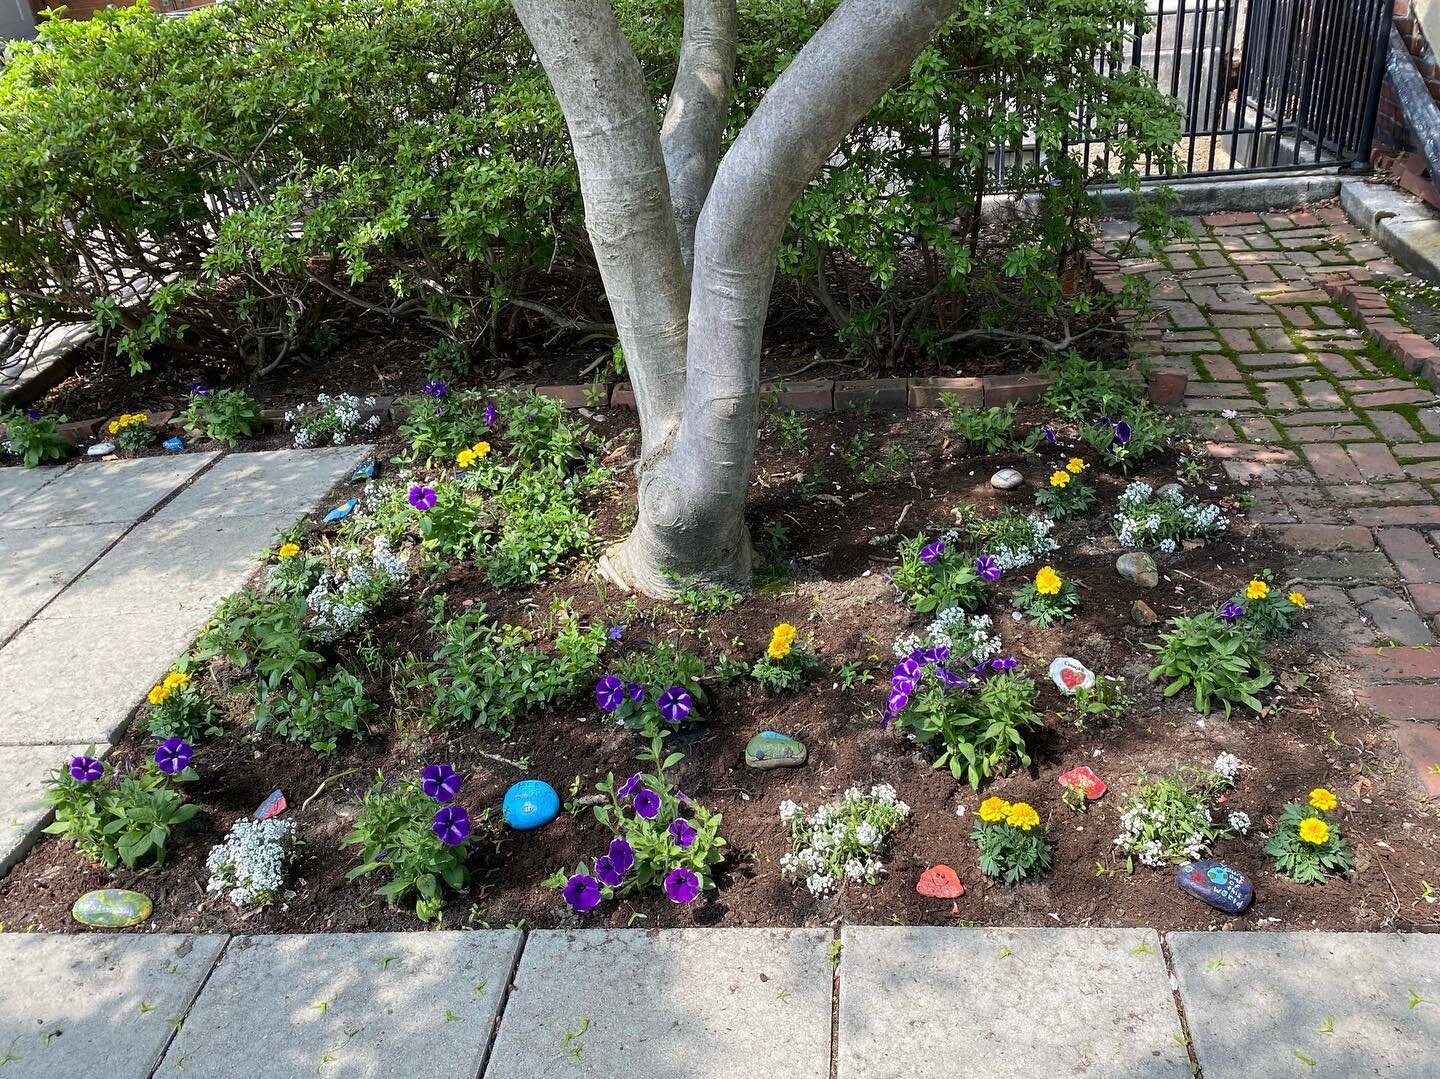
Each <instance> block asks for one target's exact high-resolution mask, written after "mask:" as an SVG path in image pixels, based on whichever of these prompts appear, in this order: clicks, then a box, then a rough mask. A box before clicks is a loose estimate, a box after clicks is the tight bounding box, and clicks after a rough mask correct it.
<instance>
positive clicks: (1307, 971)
mask: <svg viewBox="0 0 1440 1079" xmlns="http://www.w3.org/2000/svg"><path fill="white" fill-rule="evenodd" d="M1166 939H1167V942H1168V944H1169V946H1170V953H1171V956H1172V958H1173V960H1174V964H1175V973H1176V974H1177V976H1178V977H1179V981H1180V995H1181V999H1182V1000H1183V1001H1184V1005H1185V1017H1186V1020H1187V1022H1188V1024H1189V1028H1190V1037H1191V1039H1192V1040H1193V1042H1194V1048H1195V1054H1196V1057H1197V1059H1198V1060H1199V1063H1200V1068H1201V1070H1202V1071H1203V1073H1204V1075H1205V1077H1206V1079H1252V1077H1254V1076H1262V1075H1264V1076H1270V1075H1277V1076H1278V1075H1304V1076H1314V1077H1315V1079H1326V1077H1334V1079H1350V1077H1353V1076H1360V1075H1384V1076H1387V1077H1392V1079H1433V1077H1434V1076H1435V1075H1436V1074H1437V1070H1440V936H1427V935H1421V934H1412V935H1407V936H1399V935H1394V934H1379V933H1323V934H1321V933H1171V934H1169V935H1168V936H1167V938H1166Z"/></svg>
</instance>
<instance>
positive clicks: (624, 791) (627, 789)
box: [615, 772, 640, 798]
mask: <svg viewBox="0 0 1440 1079" xmlns="http://www.w3.org/2000/svg"><path fill="white" fill-rule="evenodd" d="M638 786H640V773H639V772H636V773H635V774H634V775H633V776H631V777H630V778H629V779H627V780H626V781H625V782H624V783H622V784H620V789H619V790H618V791H616V792H615V793H616V795H617V796H618V797H621V798H629V797H630V795H632V794H634V793H635V788H636V787H638Z"/></svg>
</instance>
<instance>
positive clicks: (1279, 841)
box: [1265, 787, 1355, 884]
mask: <svg viewBox="0 0 1440 1079" xmlns="http://www.w3.org/2000/svg"><path fill="white" fill-rule="evenodd" d="M1338 804H1339V799H1338V798H1336V797H1335V794H1334V792H1333V791H1330V790H1327V789H1326V788H1325V787H1316V788H1315V789H1314V790H1312V791H1311V792H1310V797H1309V799H1308V801H1307V804H1305V805H1300V804H1299V803H1298V802H1291V803H1290V804H1289V805H1287V806H1286V807H1285V809H1284V810H1283V811H1282V812H1281V814H1280V819H1279V820H1278V821H1277V822H1276V824H1275V832H1274V834H1273V835H1271V836H1270V838H1269V839H1268V840H1267V841H1266V843H1265V853H1266V854H1268V855H1270V857H1271V858H1273V859H1274V860H1275V868H1276V869H1278V870H1279V871H1280V872H1281V873H1284V874H1285V875H1286V876H1287V877H1289V878H1291V879H1292V880H1297V881H1299V882H1300V883H1301V884H1323V883H1324V882H1325V878H1326V876H1327V875H1328V874H1330V873H1339V874H1341V875H1342V876H1348V875H1349V874H1350V873H1352V872H1354V869H1355V856H1354V855H1353V854H1351V853H1350V847H1349V846H1348V845H1347V844H1346V842H1345V840H1344V839H1343V838H1342V837H1341V835H1340V829H1339V827H1338V826H1337V825H1336V823H1335V821H1334V819H1333V818H1332V817H1331V816H1330V814H1331V813H1332V812H1333V811H1334V809H1335V807H1336V806H1337V805H1338Z"/></svg>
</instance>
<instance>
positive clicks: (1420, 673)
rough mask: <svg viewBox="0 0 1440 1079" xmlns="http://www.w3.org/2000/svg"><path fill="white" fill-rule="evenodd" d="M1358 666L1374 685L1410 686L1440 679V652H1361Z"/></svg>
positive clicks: (1383, 650) (1421, 650)
mask: <svg viewBox="0 0 1440 1079" xmlns="http://www.w3.org/2000/svg"><path fill="white" fill-rule="evenodd" d="M1360 656H1361V657H1362V659H1361V662H1360V664H1359V666H1361V667H1363V668H1364V671H1365V673H1366V674H1367V675H1369V676H1370V679H1371V681H1374V682H1408V681H1417V680H1419V679H1422V678H1429V679H1440V649H1437V648H1404V647H1397V648H1362V649H1360Z"/></svg>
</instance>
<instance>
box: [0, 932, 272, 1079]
mask: <svg viewBox="0 0 1440 1079" xmlns="http://www.w3.org/2000/svg"><path fill="white" fill-rule="evenodd" d="M224 944H225V938H224V937H223V936H187V935H178V934H177V935H173V936H172V935H166V936H145V935H141V934H133V933H126V934H99V933H85V934H48V933H5V934H0V971H4V977H3V978H0V1055H3V1056H8V1057H9V1058H10V1060H9V1062H8V1063H6V1064H5V1065H4V1066H3V1068H0V1074H4V1075H7V1076H9V1075H14V1076H17V1077H18V1076H23V1077H24V1079H79V1077H82V1076H83V1077H86V1079H88V1077H91V1076H96V1077H99V1076H103V1077H104V1079H147V1077H148V1076H149V1075H150V1074H151V1073H152V1072H153V1071H154V1070H155V1066H156V1065H157V1064H158V1063H159V1062H160V1057H161V1054H162V1053H164V1051H165V1046H166V1044H167V1043H168V1042H169V1041H170V1037H171V1035H172V1034H173V1033H174V1030H175V1025H176V1024H177V1023H179V1022H180V1021H181V1020H182V1019H183V1018H184V1016H185V1009H186V1008H188V1007H189V1006H190V1002H191V1001H192V1000H194V998H195V993H196V992H197V991H198V990H199V988H200V985H201V983H202V982H203V981H204V980H205V975H206V973H208V972H209V970H210V967H211V964H213V963H214V962H215V957H216V956H217V955H219V954H220V949H221V948H222V947H224ZM263 1073H264V1068H263V1064H261V1063H260V1062H259V1061H257V1062H256V1064H255V1066H254V1067H253V1068H250V1069H246V1070H245V1071H244V1072H243V1073H242V1074H246V1075H260V1074H263Z"/></svg>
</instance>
